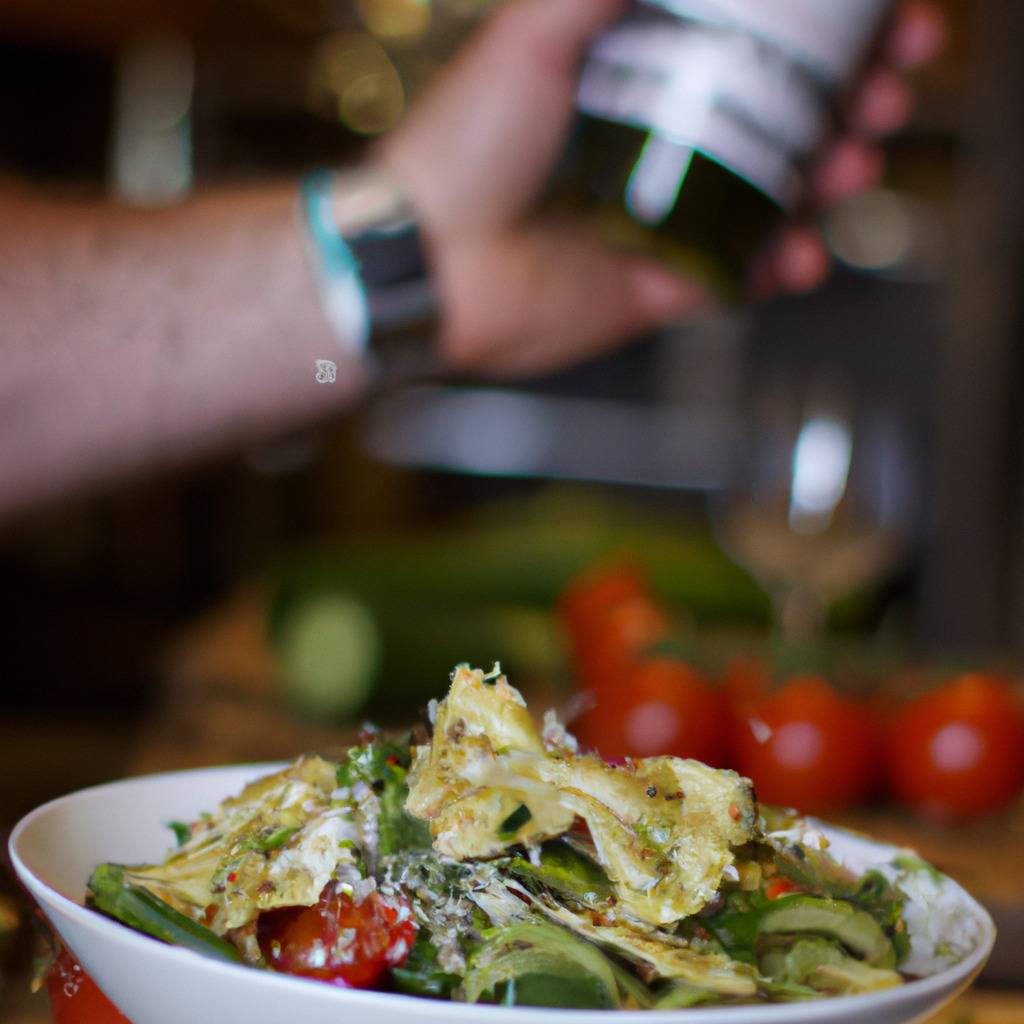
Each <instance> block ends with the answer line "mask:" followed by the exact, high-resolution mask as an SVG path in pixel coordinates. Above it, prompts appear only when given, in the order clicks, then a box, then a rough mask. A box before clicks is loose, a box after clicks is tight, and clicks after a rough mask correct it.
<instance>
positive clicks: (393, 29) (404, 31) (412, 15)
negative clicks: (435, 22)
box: [356, 0, 433, 42]
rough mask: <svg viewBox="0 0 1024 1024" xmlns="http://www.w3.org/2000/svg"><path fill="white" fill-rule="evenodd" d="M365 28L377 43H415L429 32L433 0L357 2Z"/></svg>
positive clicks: (360, 0) (368, 0)
mask: <svg viewBox="0 0 1024 1024" xmlns="http://www.w3.org/2000/svg"><path fill="white" fill-rule="evenodd" d="M356 9H357V10H358V11H359V17H360V18H361V19H362V21H363V24H364V25H365V26H366V27H367V28H368V29H369V30H370V31H371V32H372V33H373V34H374V35H375V36H377V38H378V39H386V40H389V41H396V42H398V41H400V42H413V41H415V40H418V39H420V38H422V37H423V35H424V34H425V33H426V32H427V30H428V29H429V28H430V19H431V15H432V13H433V4H432V2H431V0H356Z"/></svg>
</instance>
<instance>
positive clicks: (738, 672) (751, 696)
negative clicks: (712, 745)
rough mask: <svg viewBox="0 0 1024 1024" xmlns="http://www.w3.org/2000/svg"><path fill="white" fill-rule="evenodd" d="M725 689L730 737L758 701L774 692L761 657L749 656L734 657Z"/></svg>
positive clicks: (723, 678) (725, 681)
mask: <svg viewBox="0 0 1024 1024" xmlns="http://www.w3.org/2000/svg"><path fill="white" fill-rule="evenodd" d="M721 685H722V692H723V693H724V694H725V701H726V705H727V707H728V712H729V737H730V742H731V740H732V737H733V736H735V735H736V730H737V729H738V728H739V727H740V725H741V724H742V723H743V721H744V720H745V718H746V715H747V714H748V713H749V712H750V711H752V710H753V709H754V708H755V707H757V705H758V704H761V703H762V702H763V701H765V700H767V698H768V695H769V694H770V693H771V673H770V672H769V671H768V666H767V665H766V664H765V663H764V662H763V661H762V660H761V659H760V658H755V657H752V656H747V655H740V656H737V657H735V658H732V659H731V660H730V661H729V663H728V665H726V668H725V672H724V674H723V675H722V679H721Z"/></svg>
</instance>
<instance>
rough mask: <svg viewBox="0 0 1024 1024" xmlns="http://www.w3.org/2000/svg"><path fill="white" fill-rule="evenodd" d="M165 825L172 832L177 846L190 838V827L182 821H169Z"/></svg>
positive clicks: (182, 844)
mask: <svg viewBox="0 0 1024 1024" xmlns="http://www.w3.org/2000/svg"><path fill="white" fill-rule="evenodd" d="M167 827H168V828H169V829H170V830H171V831H172V832H173V833H174V838H175V839H177V841H178V845H179V846H184V845H185V844H186V843H187V842H188V841H189V840H190V839H191V838H192V828H191V827H190V826H189V825H186V824H185V823H184V822H183V821H169V822H167Z"/></svg>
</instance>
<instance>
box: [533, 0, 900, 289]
mask: <svg viewBox="0 0 1024 1024" xmlns="http://www.w3.org/2000/svg"><path fill="white" fill-rule="evenodd" d="M890 6H891V3H890V0H637V2H635V3H634V5H633V7H632V8H631V10H630V11H629V13H627V14H626V16H625V17H624V18H623V19H622V20H621V21H620V22H619V23H618V24H617V25H615V26H614V27H613V28H611V29H610V30H609V31H608V32H607V33H605V35H604V36H602V37H601V38H600V39H599V40H598V41H597V43H596V44H595V45H594V46H593V47H592V49H591V51H590V54H589V55H588V58H587V60H586V62H585V64H584V67H583V71H582V75H581V79H580V85H579V93H578V98H577V110H578V116H577V118H576V123H575V126H574V129H573V132H572V135H571V138H570V142H569V145H568V147H567V149H566V152H565V154H564V157H563V160H562V162H561V165H560V167H559V170H558V173H557V174H556V177H555V182H554V184H553V186H552V192H551V198H552V200H553V202H554V203H555V204H556V205H557V206H558V207H560V208H562V209H566V208H568V209H570V210H572V211H573V212H575V213H577V214H582V215H583V216H585V217H587V218H589V219H591V220H592V221H594V222H595V223H596V224H597V225H598V226H599V228H600V229H601V230H602V231H603V232H604V233H605V234H606V235H607V236H608V237H609V238H610V239H611V240H612V241H614V242H616V243H618V244H621V245H624V246H627V247H630V248H635V249H640V250H643V251H646V252H649V253H651V254H653V255H656V256H658V257H659V258H661V259H662V260H664V261H666V262H667V263H669V264H670V265H673V266H676V267H678V268H679V269H680V270H682V271H684V272H687V273H690V274H696V275H698V276H700V277H702V278H703V279H704V280H705V281H706V282H707V283H709V284H710V285H712V286H713V287H715V288H716V289H717V290H718V291H719V292H720V293H722V294H723V295H724V296H725V297H731V298H735V297H737V296H738V295H739V294H741V292H742V288H743V284H744V281H745V278H746V275H747V271H748V269H749V267H750V264H751V261H752V259H753V257H754V256H755V255H756V253H757V251H758V249H759V248H760V246H761V245H763V243H764V241H765V239H766V238H767V236H768V235H769V234H770V233H771V231H772V230H773V228H775V227H776V226H777V225H778V224H779V222H780V221H781V220H782V219H783V218H784V217H785V216H786V214H787V213H789V212H792V211H794V210H795V209H797V208H798V207H799V205H800V203H801V200H802V199H803V197H804V190H805V189H804V177H805V172H806V167H807V163H808V161H809V159H810V158H811V157H812V156H813V155H814V153H815V152H816V151H817V150H818V149H819V147H820V146H821V144H822V142H823V141H824V139H825V138H826V137H827V134H828V132H829V130H830V128H831V123H830V122H831V120H832V115H833V112H834V100H835V97H836V94H837V92H838V91H839V89H840V87H841V86H842V85H843V84H844V83H845V82H846V81H847V80H848V79H849V78H850V76H851V75H852V74H853V73H854V72H855V71H856V69H857V68H858V66H859V64H860V62H861V61H862V59H863V57H864V55H865V51H866V50H867V49H868V47H869V46H870V44H871V42H872V41H873V40H874V38H875V37H876V36H877V33H878V30H879V27H880V25H881V22H882V20H883V19H884V17H885V15H886V13H887V11H888V9H889V8H890Z"/></svg>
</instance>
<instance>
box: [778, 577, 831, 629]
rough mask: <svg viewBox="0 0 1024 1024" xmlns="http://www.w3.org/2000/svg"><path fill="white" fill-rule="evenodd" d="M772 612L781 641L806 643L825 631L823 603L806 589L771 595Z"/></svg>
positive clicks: (787, 589)
mask: <svg viewBox="0 0 1024 1024" xmlns="http://www.w3.org/2000/svg"><path fill="white" fill-rule="evenodd" d="M772 610H773V612H774V616H775V625H776V628H777V629H778V630H779V632H780V633H781V634H782V638H783V639H784V640H788V641H801V642H808V641H811V640H815V639H817V638H818V637H819V636H820V635H821V633H822V632H823V631H824V627H825V614H826V611H827V608H826V605H825V601H824V600H823V599H822V596H821V594H819V593H818V592H817V591H816V590H813V589H811V588H809V587H785V588H781V589H777V590H776V591H775V592H774V593H773V594H772Z"/></svg>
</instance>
